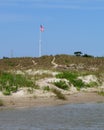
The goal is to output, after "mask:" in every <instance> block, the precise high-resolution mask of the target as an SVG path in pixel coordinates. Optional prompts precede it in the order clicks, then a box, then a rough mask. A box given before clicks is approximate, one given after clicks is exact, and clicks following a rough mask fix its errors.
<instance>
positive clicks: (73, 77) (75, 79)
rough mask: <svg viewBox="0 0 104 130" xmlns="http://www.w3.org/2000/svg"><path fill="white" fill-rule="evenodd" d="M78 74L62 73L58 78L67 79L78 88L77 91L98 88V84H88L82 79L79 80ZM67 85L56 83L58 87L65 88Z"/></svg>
mask: <svg viewBox="0 0 104 130" xmlns="http://www.w3.org/2000/svg"><path fill="white" fill-rule="evenodd" d="M78 76H79V75H78V74H77V73H75V72H61V73H59V74H58V75H56V77H57V78H62V79H67V80H68V81H69V83H71V84H72V85H73V86H74V87H76V88H77V90H80V89H81V88H84V87H85V88H87V87H95V86H98V83H96V82H90V83H88V84H86V83H84V82H83V81H82V80H81V79H78ZM64 84H65V83H63V82H59V83H55V85H56V86H64Z"/></svg>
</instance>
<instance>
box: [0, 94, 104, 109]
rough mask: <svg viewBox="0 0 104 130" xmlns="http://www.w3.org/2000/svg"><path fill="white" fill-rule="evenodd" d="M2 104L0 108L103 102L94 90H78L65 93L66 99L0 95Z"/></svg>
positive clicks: (103, 98)
mask: <svg viewBox="0 0 104 130" xmlns="http://www.w3.org/2000/svg"><path fill="white" fill-rule="evenodd" d="M0 100H2V101H3V104H4V106H0V109H8V108H13V109H17V108H31V107H48V106H57V105H66V104H79V103H104V96H101V95H98V94H97V93H96V92H78V93H75V94H71V95H66V100H61V99H57V97H55V96H52V97H33V96H32V95H31V96H30V95H27V96H20V97H16V96H3V97H0Z"/></svg>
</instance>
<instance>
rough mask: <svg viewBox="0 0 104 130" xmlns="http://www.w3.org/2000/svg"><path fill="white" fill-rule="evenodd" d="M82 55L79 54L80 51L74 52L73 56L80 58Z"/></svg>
mask: <svg viewBox="0 0 104 130" xmlns="http://www.w3.org/2000/svg"><path fill="white" fill-rule="evenodd" d="M82 54H83V53H82V52H81V51H76V52H74V55H75V56H81V55H82Z"/></svg>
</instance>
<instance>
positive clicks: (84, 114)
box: [0, 103, 104, 130]
mask: <svg viewBox="0 0 104 130" xmlns="http://www.w3.org/2000/svg"><path fill="white" fill-rule="evenodd" d="M0 130H104V104H103V103H102V104H101V103H98V104H71V105H60V106H54V107H35V108H25V109H17V110H3V111H0Z"/></svg>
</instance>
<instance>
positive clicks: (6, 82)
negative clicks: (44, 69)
mask: <svg viewBox="0 0 104 130" xmlns="http://www.w3.org/2000/svg"><path fill="white" fill-rule="evenodd" d="M21 87H28V88H30V89H31V88H32V89H35V88H37V86H36V85H35V82H33V81H32V80H30V79H29V78H26V77H25V76H23V75H19V74H17V75H16V74H11V73H7V72H2V73H0V91H2V92H3V94H4V95H10V94H12V93H14V92H17V91H18V89H19V88H21Z"/></svg>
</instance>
